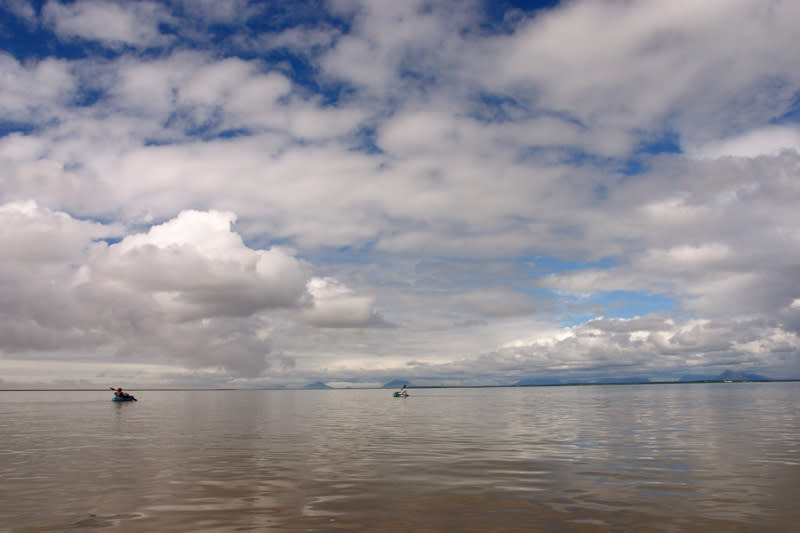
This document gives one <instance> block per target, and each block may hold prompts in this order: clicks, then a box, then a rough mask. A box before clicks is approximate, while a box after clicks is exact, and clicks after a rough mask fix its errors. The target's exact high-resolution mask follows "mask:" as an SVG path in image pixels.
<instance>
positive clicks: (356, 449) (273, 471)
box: [0, 383, 800, 532]
mask: <svg viewBox="0 0 800 533" xmlns="http://www.w3.org/2000/svg"><path fill="white" fill-rule="evenodd" d="M137 396H138V397H139V400H140V401H139V402H136V403H126V404H114V403H112V402H111V401H110V400H111V396H110V392H108V393H104V392H67V393H64V392H59V393H53V392H48V393H43V392H42V393H34V392H0V517H2V518H0V531H64V530H70V529H74V530H103V529H115V530H118V531H165V532H166V531H246V530H258V531H286V530H289V531H292V530H298V531H299V530H303V531H328V530H351V531H352V530H368V531H410V530H414V531H417V532H420V531H422V532H427V531H537V530H538V531H609V530H613V531H694V530H698V531H700V530H705V531H789V530H792V529H794V528H795V527H796V525H797V523H798V522H800V505H798V504H797V502H798V501H800V499H799V497H800V383H774V384H755V383H751V384H704V385H649V386H605V387H603V386H589V387H586V386H584V387H552V388H551V387H544V388H497V389H436V390H425V389H422V390H412V391H411V397H409V398H406V399H402V398H392V397H391V391H386V390H339V391H161V392H155V391H140V392H138V394H137Z"/></svg>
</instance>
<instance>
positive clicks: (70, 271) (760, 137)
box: [0, 0, 800, 386]
mask: <svg viewBox="0 0 800 533" xmlns="http://www.w3.org/2000/svg"><path fill="white" fill-rule="evenodd" d="M498 6H502V7H498ZM0 14H1V15H2V17H0V25H1V26H0V29H2V32H0V34H2V39H0V44H1V45H2V48H0V72H2V73H3V75H2V77H0V80H2V81H0V87H1V88H2V90H0V113H2V116H3V117H4V119H3V122H2V123H0V162H2V167H1V168H2V169H3V170H2V171H0V172H2V175H1V176H0V258H1V259H2V261H0V369H5V371H4V373H3V375H0V380H2V381H0V386H2V385H7V386H13V385H17V384H20V385H24V384H31V383H35V384H41V385H48V384H53V383H56V378H55V377H53V376H50V375H48V373H47V369H48V368H51V367H54V366H55V365H61V366H59V368H62V369H64V368H73V369H75V371H74V372H61V373H60V374H59V375H60V376H69V377H68V378H64V380H63V381H60V382H59V383H62V384H66V385H69V384H79V383H84V384H85V383H89V384H91V383H99V384H101V385H104V384H105V381H107V380H108V379H110V378H114V379H124V380H126V382H134V383H137V382H138V383H141V384H156V385H161V384H181V385H197V386H208V385H214V386H217V385H219V386H223V385H236V386H273V385H289V386H301V385H302V384H304V383H307V382H312V381H327V382H336V383H352V384H353V385H355V386H358V385H359V384H367V383H370V384H374V383H382V382H385V381H389V380H390V379H392V378H394V377H397V376H403V377H407V378H409V379H410V380H412V379H415V378H416V379H417V380H429V381H428V382H430V383H447V384H480V383H485V384H502V383H514V382H516V381H519V380H521V379H525V378H529V377H531V376H542V375H547V376H555V377H556V378H559V379H560V378H563V379H564V380H569V379H591V378H592V377H593V376H603V377H609V376H617V377H625V376H642V375H645V376H648V377H654V378H670V379H671V378H676V377H678V376H680V375H683V374H687V373H694V374H703V373H707V374H714V373H719V371H721V370H723V369H726V368H731V369H738V370H746V371H757V372H759V373H763V374H767V375H769V376H771V377H776V378H788V377H800V337H798V334H800V304H798V302H800V292H798V291H799V290H800V289H798V284H797V279H798V276H800V246H799V245H800V230H798V228H800V215H799V214H798V213H800V210H799V209H798V206H800V185H799V184H800V180H799V179H798V177H800V176H798V169H800V114H798V109H800V105H799V104H800V68H798V67H800V64H798V63H800V54H799V53H798V52H800V50H799V49H798V48H799V45H798V44H797V42H796V39H794V38H793V33H794V32H793V29H794V28H793V21H795V20H798V19H800V6H795V5H794V4H792V3H787V2H759V1H748V0H739V1H731V2H725V3H709V4H708V5H703V6H702V7H698V6H697V5H696V3H691V2H688V1H687V2H683V1H681V2H670V3H668V4H667V3H663V2H655V1H645V0H639V1H636V2H617V1H613V0H609V1H602V2H584V1H574V2H566V3H559V4H557V5H555V6H551V5H550V3H543V4H542V5H541V6H538V8H536V9H532V8H531V7H530V6H529V5H527V4H526V5H524V6H523V5H522V3H520V5H516V4H515V2H505V3H502V4H494V3H485V2H479V1H463V2H459V3H458V4H457V8H455V9H454V8H453V5H452V4H451V3H438V2H433V3H430V2H416V1H414V2H412V1H409V2H402V3H399V4H398V3H396V2H395V3H392V2H359V1H356V0H352V1H350V0H347V1H344V0H337V1H333V0H332V1H326V2H322V1H319V2H317V1H308V2H299V3H292V4H291V5H288V4H287V5H282V4H280V3H278V4H275V3H271V2H263V3H261V2H242V1H238V0H229V1H217V2H186V1H179V0H162V1H147V2H136V3H129V2H117V1H112V0H108V1H99V0H77V1H75V2H69V3H64V2H59V1H56V0H48V1H46V2H31V3H26V2H19V3H17V2H15V3H11V2H0ZM70 364H72V365H73V366H72V367H70V366H69V365H70ZM77 369H80V371H78V370H77ZM58 379H61V378H58ZM104 380H105V381H104Z"/></svg>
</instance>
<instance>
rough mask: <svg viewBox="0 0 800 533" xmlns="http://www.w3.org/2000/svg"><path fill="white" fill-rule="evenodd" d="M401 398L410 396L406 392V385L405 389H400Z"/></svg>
mask: <svg viewBox="0 0 800 533" xmlns="http://www.w3.org/2000/svg"><path fill="white" fill-rule="evenodd" d="M400 396H408V391H407V390H406V386H405V385H403V388H402V389H400Z"/></svg>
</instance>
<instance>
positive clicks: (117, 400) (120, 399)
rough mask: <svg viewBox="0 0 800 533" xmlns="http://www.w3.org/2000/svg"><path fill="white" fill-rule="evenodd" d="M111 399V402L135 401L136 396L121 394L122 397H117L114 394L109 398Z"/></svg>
mask: <svg viewBox="0 0 800 533" xmlns="http://www.w3.org/2000/svg"><path fill="white" fill-rule="evenodd" d="M111 401H112V402H135V401H136V398H134V397H133V396H123V397H122V398H118V397H116V396H114V397H113V398H111Z"/></svg>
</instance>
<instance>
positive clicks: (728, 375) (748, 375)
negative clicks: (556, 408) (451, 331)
mask: <svg viewBox="0 0 800 533" xmlns="http://www.w3.org/2000/svg"><path fill="white" fill-rule="evenodd" d="M666 381H671V380H661V379H651V378H647V377H641V376H635V377H625V378H614V377H603V378H597V379H591V380H587V379H583V380H570V379H566V380H562V379H558V378H552V377H543V378H524V379H521V380H519V381H518V382H516V383H515V384H514V385H513V386H514V387H531V386H537V385H590V384H597V385H609V384H618V383H658V382H662V383H663V382H666ZM698 381H710V382H718V381H737V382H743V381H772V379H771V378H769V377H766V376H762V375H761V374H756V373H754V372H737V371H734V370H725V371H724V372H722V373H721V374H717V375H707V374H686V375H684V376H681V378H680V379H679V380H678V382H681V383H690V382H698Z"/></svg>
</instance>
